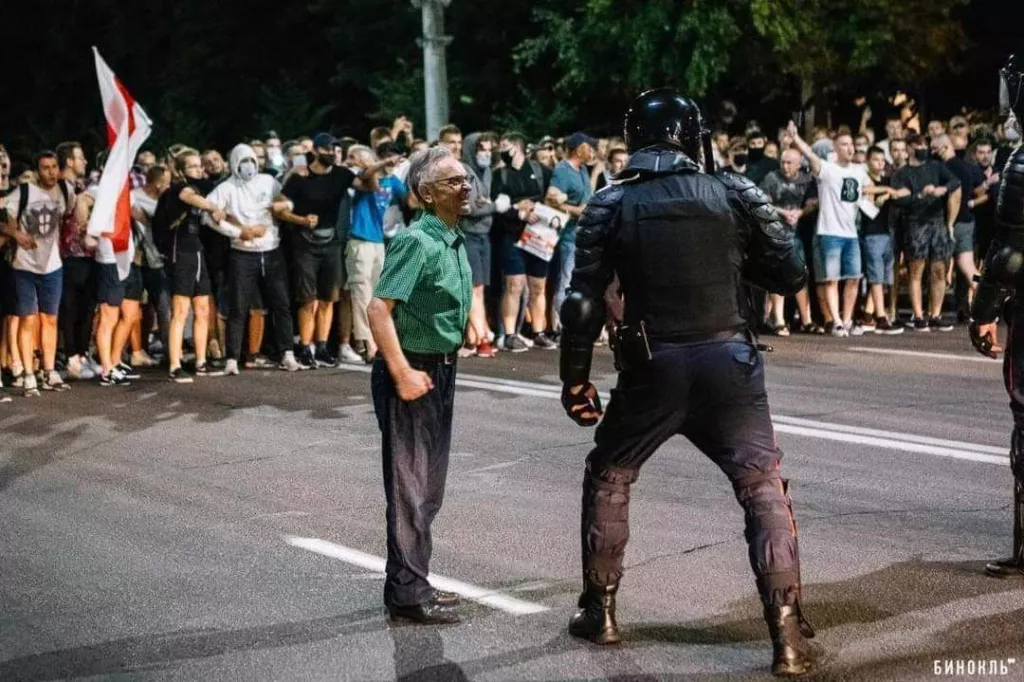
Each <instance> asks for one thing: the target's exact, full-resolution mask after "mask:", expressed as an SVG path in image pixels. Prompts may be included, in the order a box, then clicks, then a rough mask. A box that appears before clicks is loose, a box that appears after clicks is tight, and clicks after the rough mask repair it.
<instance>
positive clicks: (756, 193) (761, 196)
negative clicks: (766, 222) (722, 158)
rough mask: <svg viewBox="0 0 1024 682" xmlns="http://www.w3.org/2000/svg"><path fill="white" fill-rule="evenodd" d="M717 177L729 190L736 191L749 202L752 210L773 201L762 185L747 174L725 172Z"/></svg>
mask: <svg viewBox="0 0 1024 682" xmlns="http://www.w3.org/2000/svg"><path fill="white" fill-rule="evenodd" d="M715 177H717V178H718V179H719V180H721V181H722V184H723V185H725V189H726V190H727V191H729V192H735V193H736V194H737V195H739V198H740V199H741V200H742V201H743V202H744V203H746V204H748V205H749V206H750V207H751V209H752V210H756V209H757V207H759V206H763V205H765V204H770V203H771V201H772V200H771V198H770V197H769V196H768V195H767V194H765V193H764V191H763V190H762V189H761V188H760V187H758V186H757V185H755V184H754V182H753V180H751V179H750V178H748V177H747V176H745V175H740V174H738V173H729V172H725V173H720V174H718V175H716V176H715Z"/></svg>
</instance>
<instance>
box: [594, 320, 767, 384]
mask: <svg viewBox="0 0 1024 682" xmlns="http://www.w3.org/2000/svg"><path fill="white" fill-rule="evenodd" d="M723 341H745V342H747V343H749V344H750V345H752V346H754V347H755V348H756V349H757V350H759V351H766V352H771V350H772V348H771V346H768V345H766V344H762V343H759V341H758V339H757V336H756V335H755V334H754V333H753V332H752V331H751V330H750V329H749V328H747V327H744V328H742V329H728V330H725V331H720V332H711V333H707V332H700V333H695V334H666V335H663V336H662V335H658V336H650V335H648V333H647V326H646V325H645V324H644V322H643V320H641V321H640V323H639V324H636V325H630V324H619V325H616V326H615V327H614V329H613V330H612V333H611V334H610V335H609V345H610V346H611V349H612V353H613V355H614V358H615V369H616V370H617V371H619V372H622V371H625V370H633V369H638V368H640V367H642V366H644V365H645V364H647V363H648V362H650V360H651V358H652V354H651V343H652V342H653V343H667V344H673V345H679V346H695V345H700V344H704V343H716V342H723Z"/></svg>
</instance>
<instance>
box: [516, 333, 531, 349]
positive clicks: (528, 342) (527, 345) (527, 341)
mask: <svg viewBox="0 0 1024 682" xmlns="http://www.w3.org/2000/svg"><path fill="white" fill-rule="evenodd" d="M516 336H518V337H519V339H520V340H521V341H522V342H523V343H525V344H526V347H527V348H533V339H528V338H526V337H525V336H523V335H522V334H516Z"/></svg>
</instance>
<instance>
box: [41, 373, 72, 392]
mask: <svg viewBox="0 0 1024 682" xmlns="http://www.w3.org/2000/svg"><path fill="white" fill-rule="evenodd" d="M40 388H42V389H43V390H44V391H55V392H57V393H63V392H64V391H70V390H71V387H70V386H68V385H67V384H65V383H64V380H63V379H61V377H60V374H59V373H58V372H57V371H56V370H50V371H49V372H46V373H45V375H44V378H43V381H42V383H41V384H40Z"/></svg>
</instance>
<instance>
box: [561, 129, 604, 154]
mask: <svg viewBox="0 0 1024 682" xmlns="http://www.w3.org/2000/svg"><path fill="white" fill-rule="evenodd" d="M584 144H589V145H590V146H591V147H594V148H595V149H596V148H597V140H595V139H594V138H592V137H591V136H590V135H587V134H586V133H583V132H579V131H577V132H575V133H573V134H572V135H570V136H569V137H567V138H565V148H566V149H568V150H569V151H572V150H573V149H576V147H579V146H580V145H584Z"/></svg>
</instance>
